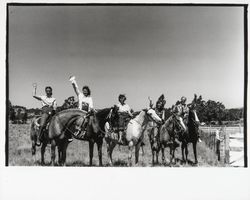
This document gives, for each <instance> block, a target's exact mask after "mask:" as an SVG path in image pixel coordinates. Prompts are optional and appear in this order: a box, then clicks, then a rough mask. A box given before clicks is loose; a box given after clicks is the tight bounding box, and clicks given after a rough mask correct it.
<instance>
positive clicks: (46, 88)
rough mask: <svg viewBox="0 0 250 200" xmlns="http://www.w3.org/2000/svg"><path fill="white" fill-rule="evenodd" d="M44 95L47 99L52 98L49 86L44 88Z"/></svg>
mask: <svg viewBox="0 0 250 200" xmlns="http://www.w3.org/2000/svg"><path fill="white" fill-rule="evenodd" d="M45 93H46V95H47V96H48V97H50V96H52V88H51V87H50V86H47V87H45Z"/></svg>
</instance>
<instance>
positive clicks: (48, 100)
mask: <svg viewBox="0 0 250 200" xmlns="http://www.w3.org/2000/svg"><path fill="white" fill-rule="evenodd" d="M40 98H41V102H42V107H43V106H52V107H53V109H54V110H55V109H56V107H57V103H56V98H54V97H47V96H40Z"/></svg>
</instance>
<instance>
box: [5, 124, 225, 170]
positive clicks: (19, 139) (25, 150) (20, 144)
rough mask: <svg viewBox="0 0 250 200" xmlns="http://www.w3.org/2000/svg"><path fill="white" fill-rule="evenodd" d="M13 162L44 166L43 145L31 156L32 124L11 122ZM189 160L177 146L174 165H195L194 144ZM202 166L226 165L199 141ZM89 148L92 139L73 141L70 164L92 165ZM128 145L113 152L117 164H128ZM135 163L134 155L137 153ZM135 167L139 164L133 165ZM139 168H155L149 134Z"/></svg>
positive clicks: (115, 164)
mask: <svg viewBox="0 0 250 200" xmlns="http://www.w3.org/2000/svg"><path fill="white" fill-rule="evenodd" d="M8 134H9V138H8V139H9V151H8V154H9V165H10V166H39V165H40V147H38V148H37V154H36V158H34V157H32V155H31V140H30V135H29V134H30V125H29V124H19V125H18V124H9V133H8ZM188 149H189V160H190V162H189V163H187V164H183V163H182V162H181V149H180V148H177V150H176V158H177V162H176V164H175V165H174V167H192V166H193V165H192V161H194V156H193V150H192V145H191V144H190V145H189V147H188ZM197 152H198V161H199V164H198V165H196V166H199V167H212V166H216V167H218V166H219V167H222V166H224V165H223V164H222V163H219V162H218V161H217V157H216V155H215V154H214V152H213V151H211V150H210V149H209V148H208V147H206V146H205V144H204V143H203V142H202V143H198V145H197ZM88 153H89V148H88V142H83V141H78V140H74V141H73V142H72V143H70V144H69V147H68V150H67V160H66V165H67V166H75V167H83V166H88V163H89V157H88ZM165 157H166V158H167V160H169V149H166V150H165ZM127 158H128V148H127V147H126V146H120V147H119V146H116V148H115V149H114V152H113V161H114V166H115V167H125V166H127ZM159 161H160V164H159V165H155V166H161V167H165V166H168V165H163V164H161V154H160V155H159ZM133 163H134V155H133ZM45 164H46V166H49V165H50V146H48V147H47V148H46V153H45ZM103 164H104V166H108V157H107V148H106V143H105V141H104V143H103ZM93 166H96V167H98V155H97V147H96V146H95V149H94V158H93ZM133 166H135V165H134V164H133ZM137 166H139V167H152V154H151V149H150V145H149V141H148V138H147V137H146V145H145V146H144V155H142V151H140V157H139V163H138V165H137Z"/></svg>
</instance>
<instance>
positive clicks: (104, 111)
mask: <svg viewBox="0 0 250 200" xmlns="http://www.w3.org/2000/svg"><path fill="white" fill-rule="evenodd" d="M111 109H112V108H103V109H99V110H97V112H96V117H97V118H104V117H106V116H107V114H108V113H109V112H110V110H111Z"/></svg>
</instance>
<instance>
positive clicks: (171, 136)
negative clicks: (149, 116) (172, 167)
mask: <svg viewBox="0 0 250 200" xmlns="http://www.w3.org/2000/svg"><path fill="white" fill-rule="evenodd" d="M184 130H185V125H184V123H183V120H182V118H181V117H178V116H176V115H175V114H172V115H171V116H170V117H169V118H168V119H167V120H166V121H165V122H164V124H163V125H161V126H160V127H159V126H153V128H151V130H150V131H149V141H150V145H151V151H152V164H153V165H154V164H155V160H154V158H155V157H156V164H158V163H159V161H158V156H159V152H160V150H161V153H162V163H163V164H165V162H166V161H165V155H164V150H165V148H166V147H169V148H170V155H171V159H170V164H172V161H173V159H175V156H174V153H175V148H176V142H175V135H176V133H178V132H180V131H184Z"/></svg>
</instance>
